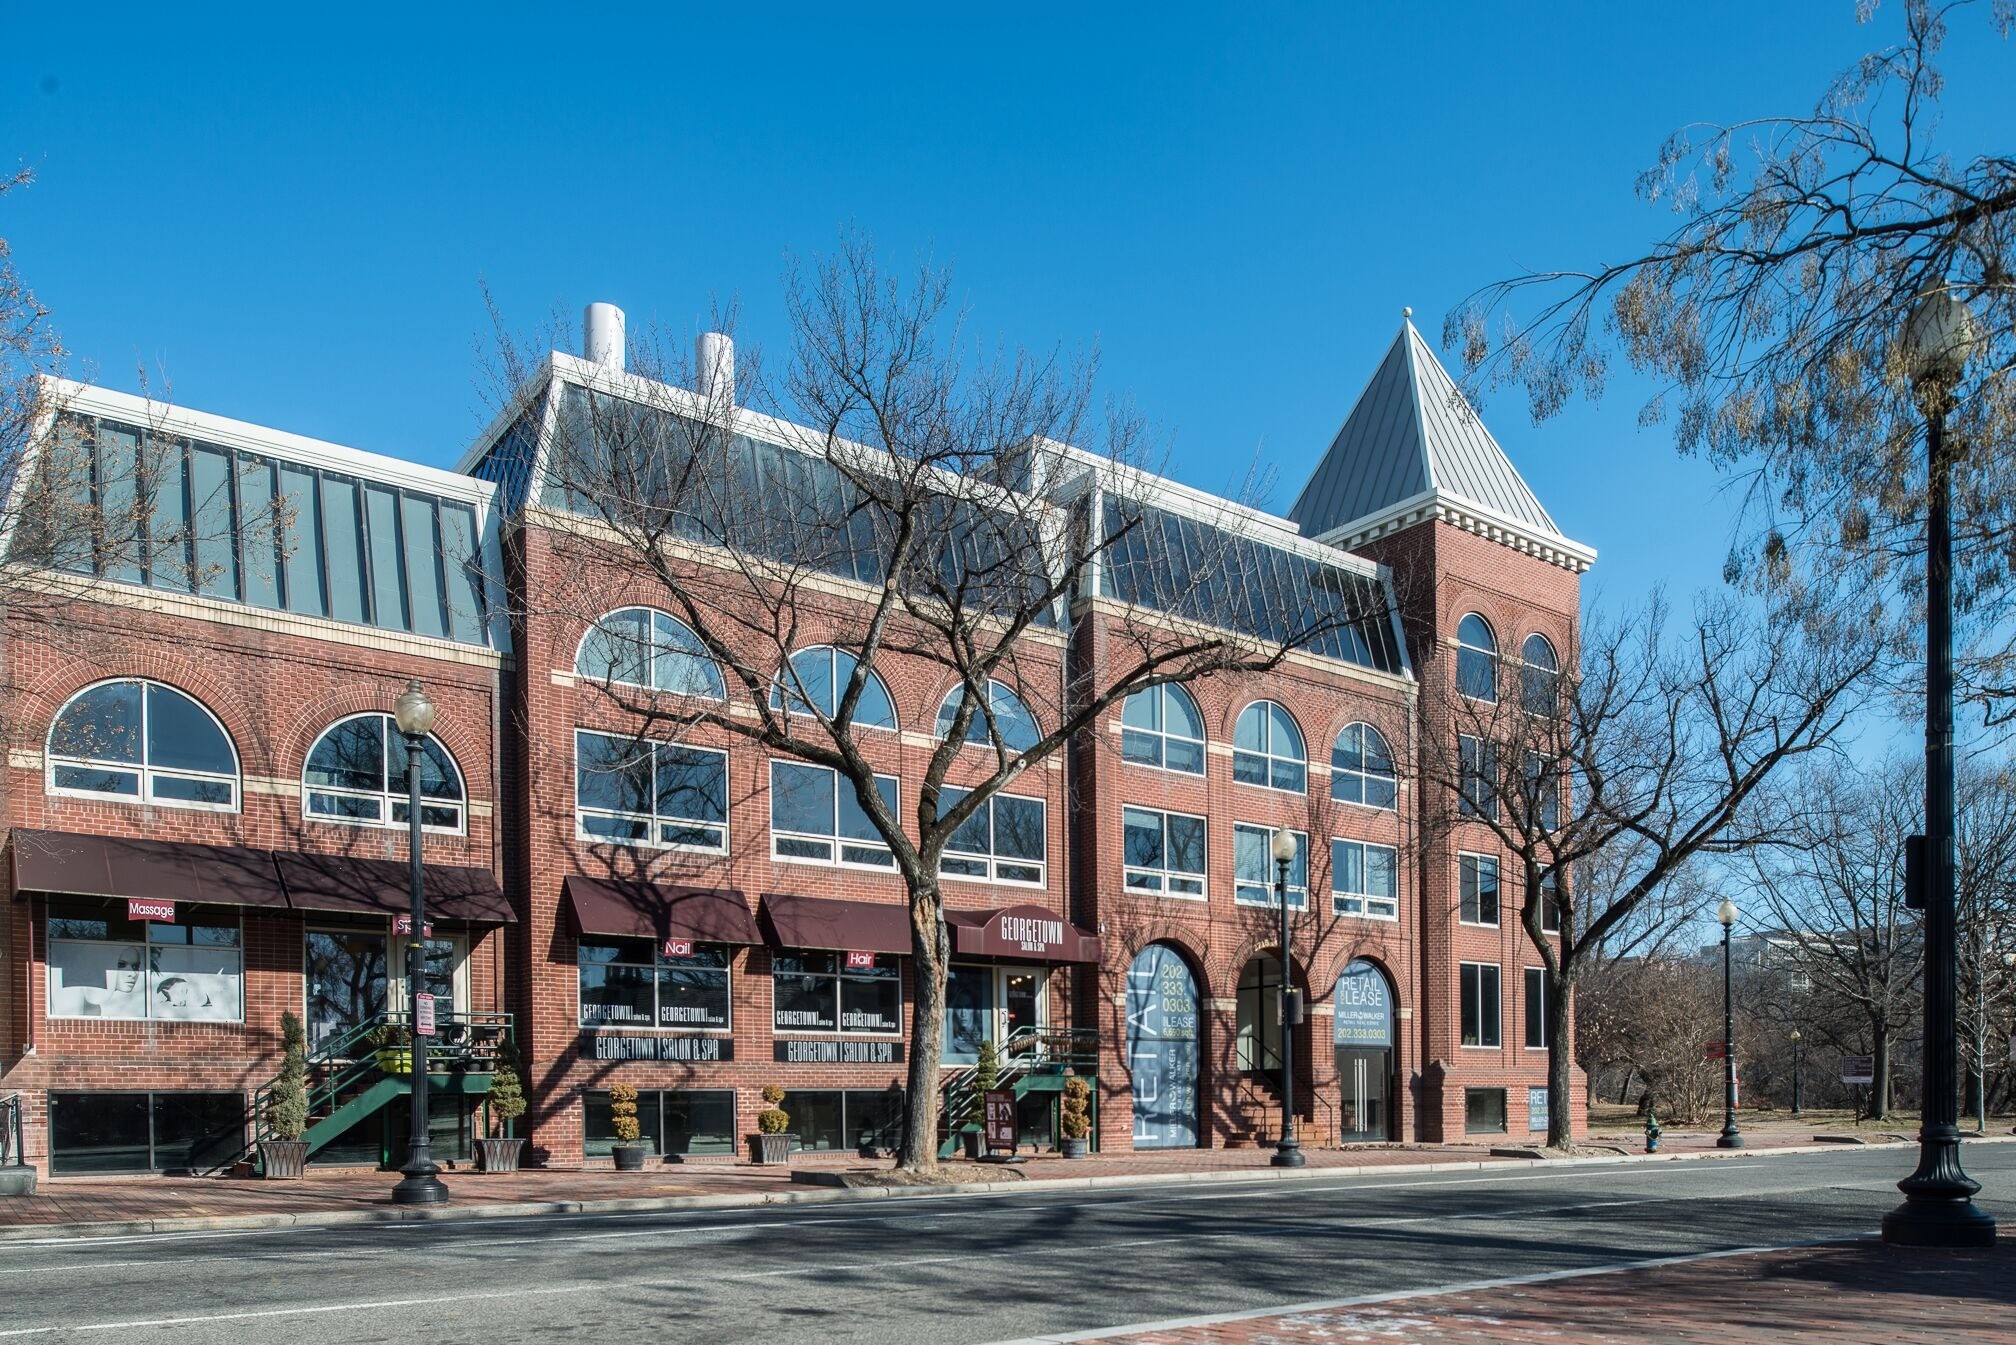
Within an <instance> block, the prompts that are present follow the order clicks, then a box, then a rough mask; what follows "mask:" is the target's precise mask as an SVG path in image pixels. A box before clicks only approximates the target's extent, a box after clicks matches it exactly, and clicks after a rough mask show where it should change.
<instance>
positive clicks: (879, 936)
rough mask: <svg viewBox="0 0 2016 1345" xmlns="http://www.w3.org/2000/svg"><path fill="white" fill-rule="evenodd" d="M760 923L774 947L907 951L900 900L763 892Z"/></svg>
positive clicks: (906, 918)
mask: <svg viewBox="0 0 2016 1345" xmlns="http://www.w3.org/2000/svg"><path fill="white" fill-rule="evenodd" d="M763 927H764V929H765V930H766V931H767V932H768V933H769V935H770V941H771V942H772V943H773V944H775V945H776V946H777V947H779V948H832V949H837V950H846V951H849V952H863V953H904V954H907V953H908V952H909V951H910V907H909V905H908V904H907V903H905V902H900V901H850V900H847V899H845V898H841V897H789V896H779V895H777V894H776V893H766V894H765V895H764V897H763Z"/></svg>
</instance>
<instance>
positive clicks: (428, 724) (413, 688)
mask: <svg viewBox="0 0 2016 1345" xmlns="http://www.w3.org/2000/svg"><path fill="white" fill-rule="evenodd" d="M392 719H393V722H394V723H396V724H397V725H398V726H399V732H400V735H401V736H402V737H404V738H405V739H406V823H407V833H406V834H407V846H406V849H407V856H408V858H409V859H410V860H411V873H412V898H413V909H412V917H413V928H412V929H411V930H410V931H408V934H407V939H406V1026H407V1029H408V1033H407V1035H408V1036H409V1037H411V1039H412V1042H413V1073H412V1075H411V1076H410V1077H411V1079H412V1084H413V1090H412V1091H413V1097H412V1111H411V1116H412V1123H411V1129H412V1132H413V1133H412V1136H411V1139H410V1142H409V1143H408V1145H407V1150H406V1166H405V1167H403V1168H401V1169H399V1171H400V1172H401V1173H403V1174H404V1175H403V1176H402V1177H401V1179H400V1181H399V1184H398V1185H397V1186H395V1187H393V1188H392V1202H393V1203H394V1204H396V1205H445V1204H447V1203H448V1188H447V1187H446V1186H444V1185H443V1184H442V1182H441V1169H440V1168H438V1167H436V1166H435V1165H434V1159H433V1157H432V1156H431V1155H430V1154H429V1153H428V1134H427V1038H426V1037H424V1036H422V1035H421V1033H420V994H421V987H422V986H423V985H425V984H426V976H427V891H426V884H425V882H424V881H423V877H422V870H421V864H420V749H421V745H422V744H423V743H425V742H426V740H427V734H428V733H429V731H431V730H432V729H433V727H434V702H433V701H431V700H429V699H428V698H427V693H426V691H424V690H423V689H422V688H421V686H420V680H419V679H418V678H415V679H413V680H412V681H410V682H408V683H407V684H406V690H405V691H403V692H401V693H400V696H399V699H398V700H396V701H394V702H393V703H392Z"/></svg>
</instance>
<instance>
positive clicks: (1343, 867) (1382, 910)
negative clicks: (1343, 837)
mask: <svg viewBox="0 0 2016 1345" xmlns="http://www.w3.org/2000/svg"><path fill="white" fill-rule="evenodd" d="M1330 909H1331V910H1333V911H1334V912H1336V913H1337V914H1338V915H1362V916H1367V917H1370V918H1371V919H1374V920H1397V919H1399V918H1400V852H1399V851H1398V850H1395V849H1394V848H1393V847H1392V846H1390V845H1370V844H1367V843H1366V842H1364V841H1336V840H1333V841H1331V842H1330Z"/></svg>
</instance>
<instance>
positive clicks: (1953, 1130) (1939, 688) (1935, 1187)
mask: <svg viewBox="0 0 2016 1345" xmlns="http://www.w3.org/2000/svg"><path fill="white" fill-rule="evenodd" d="M1975 339H1976V338H1975V330H1974V315H1973V314H1972V313H1970V312H1969V311H1968V310H1967V305H1965V304H1963V303H1961V302H1960V300H1958V299H1957V298H1955V297H1954V296H1953V293H1952V291H1950V290H1948V289H1946V288H1945V287H1944V286H1943V285H1942V286H1938V287H1934V288H1931V289H1928V290H1926V291H1925V292H1924V293H1923V294H1922V295H1920V297H1919V300H1918V306H1917V307H1916V308H1915V309H1914V310H1912V313H1911V316H1910V318H1909V319H1908V320H1907V321H1906V322H1905V324H1904V339H1903V349H1902V354H1903V356H1904V360H1905V364H1906V367H1907V368H1908V369H1909V371H1910V375H1911V390H1912V392H1913V393H1914V394H1915V395H1916V397H1917V400H1918V408H1919V410H1920V411H1921V412H1922V413H1923V414H1924V417H1925V459H1926V467H1925V858H1926V864H1925V877H1924V881H1925V884H1926V890H1925V891H1924V892H1923V893H1922V894H1919V895H1920V896H1922V898H1923V901H1924V907H1925V1050H1924V1056H1925V1061H1924V1071H1925V1073H1924V1087H1923V1090H1922V1091H1923V1098H1922V1101H1921V1104H1920V1105H1921V1107H1922V1111H1921V1113H1920V1120H1919V1124H1918V1168H1917V1170H1916V1171H1915V1172H1913V1173H1912V1174H1911V1175H1910V1176H1908V1177H1906V1178H1905V1179H1904V1180H1903V1181H1901V1182H1898V1183H1897V1189H1898V1190H1900V1191H1902V1192H1903V1193H1904V1203H1903V1204H1902V1205H1899V1206H1898V1207H1897V1208H1896V1209H1894V1210H1892V1211H1890V1213H1888V1214H1886V1215H1884V1216H1883V1240H1884V1241H1885V1242H1893V1243H1901V1244H1904V1245H1907V1246H1914V1247H1991V1246H1993V1245H1994V1243H1995V1220H1994V1218H1993V1217H1991V1216H1990V1215H1989V1214H1988V1213H1987V1212H1986V1211H1984V1210H1981V1209H1979V1208H1977V1207H1976V1206H1975V1204H1974V1200H1973V1197H1974V1193H1975V1192H1977V1191H1979V1190H1980V1189H1981V1184H1980V1183H1979V1182H1976V1181H1974V1180H1972V1179H1970V1178H1969V1177H1968V1176H1967V1174H1966V1172H1965V1171H1963V1170H1962V1169H1961V1166H1960V1108H1959V1099H1958V1097H1957V1093H1958V1091H1959V1090H1958V1083H1959V1072H1960V1071H1959V1053H1960V1052H1959V1040H1958V1038H1959V1023H1958V1019H1959V1003H1958V999H1957V989H1956V985H1955V983H1956V981H1957V980H1958V979H1959V978H1958V970H1959V968H1958V962H1959V950H1958V947H1957V944H1956V941H1955V930H1954V909H1953V907H1954V878H1955V855H1954V849H1955V847H1954V827H1953V522H1952V494H1953V483H1952V467H1953V459H1952V455H1951V454H1950V453H1949V452H1948V451H1947V447H1946V417H1947V415H1948V414H1950V413H1951V412H1952V410H1953V407H1954V404H1955V402H1956V401H1957V400H1958V399H1957V397H1956V395H1955V390H1956V389H1957V388H1958V387H1959V385H1960V379H1961V376H1962V375H1963V374H1965V373H1966V371H1967V361H1968V359H1969V358H1970V357H1971V356H1972V355H1973V353H1974V344H1975Z"/></svg>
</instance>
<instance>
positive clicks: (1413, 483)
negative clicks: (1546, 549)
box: [1288, 321, 1580, 550]
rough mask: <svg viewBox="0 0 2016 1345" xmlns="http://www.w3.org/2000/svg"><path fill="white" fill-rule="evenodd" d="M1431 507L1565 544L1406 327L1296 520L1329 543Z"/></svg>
mask: <svg viewBox="0 0 2016 1345" xmlns="http://www.w3.org/2000/svg"><path fill="white" fill-rule="evenodd" d="M1431 502H1441V503H1447V504H1455V505H1458V506H1466V505H1467V506H1470V507H1472V508H1477V509H1482V510H1484V511H1486V512H1487V513H1488V514H1489V515H1491V516H1493V518H1494V519H1495V520H1497V521H1500V522H1503V523H1509V524H1511V525H1513V526H1514V527H1516V528H1519V529H1521V530H1528V531H1531V532H1533V533H1535V534H1538V535H1539V537H1540V538H1542V539H1546V540H1555V539H1558V540H1560V541H1563V542H1566V541H1567V539H1566V538H1565V537H1563V536H1562V534H1561V530H1560V529H1559V528H1557V527H1556V526H1555V525H1554V520H1553V518H1552V517H1550V516H1549V515H1548V513H1547V511H1546V509H1544V508H1543V507H1541V504H1540V500H1539V498H1538V497H1537V496H1535V495H1534V494H1533V489H1532V487H1530V486H1528V485H1527V484H1526V482H1525V480H1524V478H1522V477H1521V476H1520V475H1519V472H1518V470H1517V469H1516V468H1514V467H1513V466H1512V461H1511V459H1509V458H1507V457H1506V456H1505V450H1504V449H1502V448H1500V447H1499V446H1498V441H1497V440H1495V439H1493V438H1492V437H1491V432H1490V431H1489V430H1487V429H1485V428H1484V422H1483V420H1481V419H1480V418H1479V417H1478V415H1477V413H1476V411H1475V410H1473V409H1472V408H1471V406H1470V404H1469V403H1468V402H1467V401H1465V400H1464V399H1463V396H1462V394H1461V393H1460V392H1458V391H1457V388H1456V383H1455V380H1454V379H1452V378H1450V377H1449V371H1448V370H1446V369H1444V368H1443V367H1442V364H1441V361H1439V360H1437V359H1436V358H1435V352H1434V351H1433V350H1431V349H1430V348H1429V346H1428V343H1427V342H1426V341H1425V340H1423V339H1422V337H1421V333H1420V332H1418V331H1416V330H1415V328H1414V324H1413V322H1412V321H1406V322H1403V323H1401V326H1400V334H1399V335H1398V336H1397V337H1396V338H1395V339H1394V341H1393V346H1392V348H1391V349H1390V350H1388V351H1387V352H1386V358H1385V359H1384V360H1382V361H1381V362H1380V364H1379V368H1378V370H1377V371H1376V372H1375V373H1374V374H1373V375H1372V381H1371V382H1370V383H1368V384H1367V385H1366V387H1365V391H1364V392H1363V393H1361V394H1359V397H1358V404H1357V405H1356V406H1354V407H1352V408H1351V414H1350V415H1349V416H1347V417H1346V418H1345V421H1344V428H1343V429H1341V430H1339V431H1338V432H1337V437H1336V439H1335V440H1333V441H1332V442H1331V444H1330V448H1329V451H1328V452H1326V453H1325V454H1324V455H1323V460H1322V461H1321V462H1319V463H1317V464H1316V470H1315V471H1314V472H1313V473H1312V474H1311V475H1310V477H1309V481H1308V483H1307V484H1306V485H1304V486H1303V487H1302V493H1301V495H1300V496H1299V497H1297V499H1296V501H1295V506H1294V508H1292V509H1290V510H1289V511H1288V517H1289V518H1291V519H1293V520H1294V521H1295V522H1296V523H1297V524H1299V525H1300V526H1301V529H1302V531H1303V532H1304V533H1305V534H1307V535H1309V536H1312V537H1322V536H1325V535H1327V534H1332V533H1339V532H1345V533H1349V532H1351V531H1353V529H1352V528H1351V525H1352V524H1356V523H1360V522H1365V523H1370V522H1372V521H1373V520H1374V519H1375V518H1376V517H1377V516H1379V515H1382V514H1386V513H1388V512H1390V511H1391V510H1393V509H1394V508H1395V507H1396V506H1399V505H1403V504H1409V505H1417V504H1418V505H1425V504H1428V503H1431ZM1569 545H1570V546H1573V545H1574V544H1573V543H1569ZM1579 549H1580V548H1578V550H1579Z"/></svg>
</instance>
